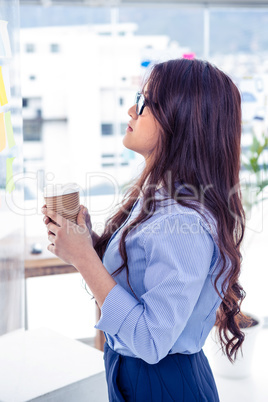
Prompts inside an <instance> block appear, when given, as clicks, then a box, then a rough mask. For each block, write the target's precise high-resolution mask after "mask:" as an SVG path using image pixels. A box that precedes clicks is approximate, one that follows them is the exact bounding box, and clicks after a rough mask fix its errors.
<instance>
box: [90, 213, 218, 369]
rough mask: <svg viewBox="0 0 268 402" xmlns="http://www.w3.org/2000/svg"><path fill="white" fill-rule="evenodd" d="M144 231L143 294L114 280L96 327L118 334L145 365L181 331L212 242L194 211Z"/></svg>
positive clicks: (205, 272)
mask: <svg viewBox="0 0 268 402" xmlns="http://www.w3.org/2000/svg"><path fill="white" fill-rule="evenodd" d="M157 228H158V229H157V231H154V230H153V229H152V228H151V230H148V228H147V230H146V232H144V240H143V247H144V253H145V256H146V270H145V276H144V287H145V289H146V291H145V293H144V294H143V295H142V296H141V298H140V300H137V299H136V298H135V297H134V296H133V295H132V294H131V293H128V292H127V291H126V290H125V289H124V288H123V287H121V286H120V285H118V284H117V285H116V286H115V287H114V288H113V289H112V290H111V291H110V292H109V294H108V295H107V297H106V299H105V301H104V303H103V305H102V308H101V318H100V320H99V322H98V323H97V325H96V328H98V329H101V330H102V331H105V332H107V333H108V334H110V335H112V336H116V337H118V338H119V339H120V340H121V341H122V342H123V343H124V344H125V345H126V346H127V347H128V348H129V349H130V350H131V352H132V353H133V354H134V355H135V356H137V357H139V358H141V359H143V360H145V361H146V362H148V363H150V364H155V363H157V362H158V361H159V360H161V359H162V358H163V357H165V356H166V355H167V354H168V352H169V350H170V349H171V348H172V346H173V345H174V343H175V342H176V340H177V339H178V337H179V336H180V334H181V332H182V331H183V329H184V327H185V325H186V323H187V321H188V319H189V317H190V315H191V313H192V311H193V309H194V306H195V304H196V303H197V300H198V298H199V295H200V293H201V290H202V287H203V285H204V282H205V280H206V278H207V275H208V273H209V270H210V266H211V260H212V256H213V251H214V242H213V240H212V238H211V236H210V235H209V233H208V232H207V231H206V230H205V229H204V228H203V226H202V225H201V224H200V222H199V218H198V217H196V216H194V215H182V214H178V215H171V216H168V217H165V218H164V219H162V220H161V221H160V222H159V223H158V226H157Z"/></svg>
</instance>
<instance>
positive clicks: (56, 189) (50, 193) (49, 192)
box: [43, 183, 79, 197]
mask: <svg viewBox="0 0 268 402" xmlns="http://www.w3.org/2000/svg"><path fill="white" fill-rule="evenodd" d="M77 192H79V186H78V184H76V183H67V184H48V185H47V186H45V187H44V191H43V193H44V197H56V196H58V195H65V194H71V193H77Z"/></svg>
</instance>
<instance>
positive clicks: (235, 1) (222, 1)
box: [20, 0, 268, 7]
mask: <svg viewBox="0 0 268 402" xmlns="http://www.w3.org/2000/svg"><path fill="white" fill-rule="evenodd" d="M20 4H25V5H26V4H27V5H30V4H32V5H43V6H50V5H57V6H59V5H69V6H70V5H78V6H82V5H83V6H91V7H94V6H95V7H109V6H127V5H135V6H138V5H140V6H148V5H154V6H155V5H162V6H163V5H170V4H173V5H183V6H195V5H202V6H205V5H208V6H212V7H267V6H268V0H255V1H254V0H20Z"/></svg>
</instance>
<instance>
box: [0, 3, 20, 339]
mask: <svg viewBox="0 0 268 402" xmlns="http://www.w3.org/2000/svg"><path fill="white" fill-rule="evenodd" d="M18 16H19V3H18V1H16V0H3V1H2V2H1V21H0V25H1V29H0V85H1V88H0V93H1V97H0V222H1V224H0V335H2V334H5V333H7V332H10V331H13V330H16V329H18V328H22V327H23V326H24V308H23V307H24V247H23V246H24V241H23V236H24V221H23V188H22V184H21V182H20V176H21V173H22V172H23V160H22V127H21V126H22V124H21V122H22V119H21V96H20V71H19V53H18V51H19V43H18V37H19V33H18V30H19V19H18Z"/></svg>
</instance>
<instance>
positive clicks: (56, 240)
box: [41, 205, 93, 266]
mask: <svg viewBox="0 0 268 402" xmlns="http://www.w3.org/2000/svg"><path fill="white" fill-rule="evenodd" d="M41 211H42V213H43V214H44V215H45V217H44V223H45V224H46V226H47V231H48V240H49V241H50V242H51V244H49V245H48V247H47V249H48V250H49V251H51V252H52V253H53V254H55V255H56V256H57V257H59V258H61V259H62V260H63V261H65V262H66V263H67V264H71V265H74V266H77V265H79V264H81V261H82V260H83V256H84V255H85V251H86V250H88V249H90V248H92V249H93V242H92V238H91V234H90V231H91V233H92V226H91V222H90V217H89V220H88V218H87V222H86V216H87V215H88V214H87V209H86V208H85V207H84V206H83V205H81V206H80V211H79V214H78V216H77V224H75V223H72V222H71V221H69V220H67V219H65V218H63V217H62V216H61V215H59V214H57V213H56V212H54V211H52V210H49V209H47V208H46V206H44V207H43V208H42V209H41ZM88 216H89V215H88ZM52 221H54V222H56V224H55V223H54V222H52ZM87 224H88V225H89V227H88V226H87Z"/></svg>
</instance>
